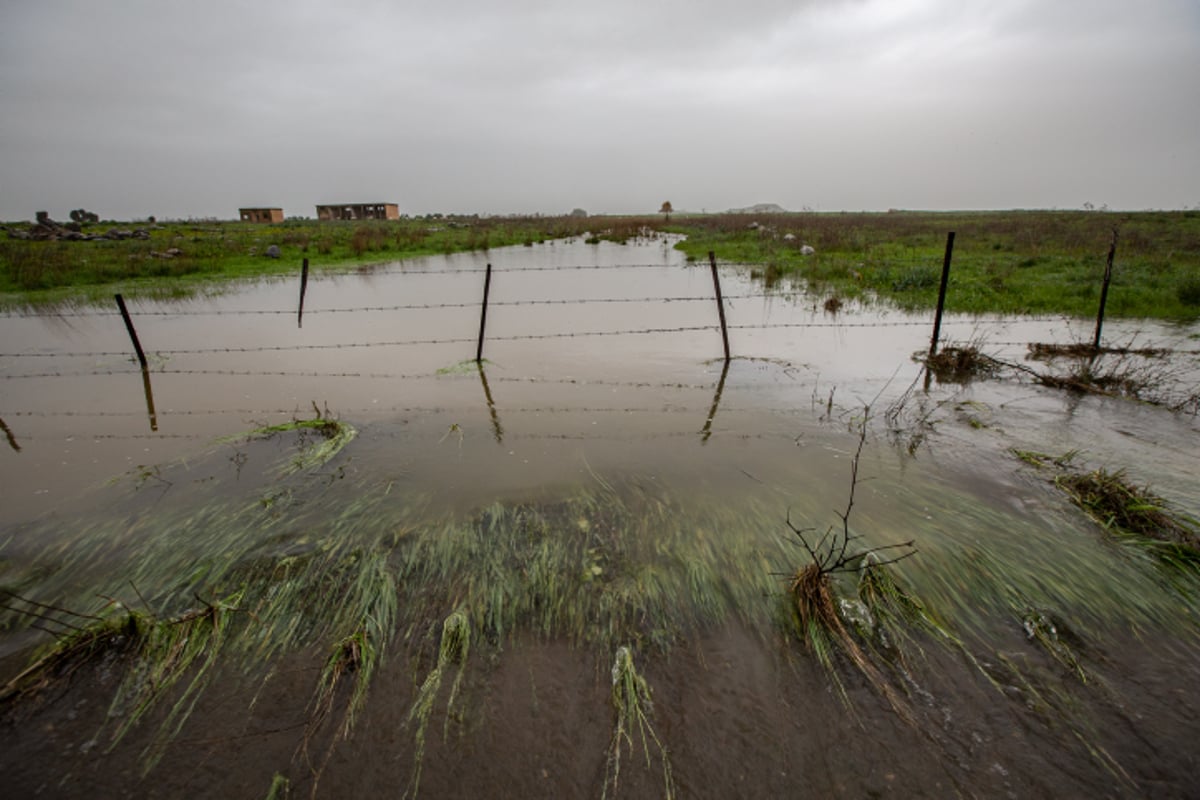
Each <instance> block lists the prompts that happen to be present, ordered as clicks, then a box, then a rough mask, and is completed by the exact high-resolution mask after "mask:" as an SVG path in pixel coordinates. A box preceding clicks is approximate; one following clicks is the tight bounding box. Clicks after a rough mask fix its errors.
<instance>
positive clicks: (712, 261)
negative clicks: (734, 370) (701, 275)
mask: <svg viewBox="0 0 1200 800" xmlns="http://www.w3.org/2000/svg"><path fill="white" fill-rule="evenodd" d="M708 263H709V266H711V267H712V276H713V288H714V289H716V292H717V313H718V314H720V315H721V341H722V342H723V343H724V344H725V360H726V361H729V331H728V329H727V328H726V327H725V301H724V300H723V299H722V298H721V279H720V277H718V275H717V256H716V254H714V253H713V251H712V250H709V251H708Z"/></svg>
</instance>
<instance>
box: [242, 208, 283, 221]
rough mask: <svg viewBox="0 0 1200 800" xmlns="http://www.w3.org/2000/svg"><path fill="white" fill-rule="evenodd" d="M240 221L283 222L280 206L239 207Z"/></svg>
mask: <svg viewBox="0 0 1200 800" xmlns="http://www.w3.org/2000/svg"><path fill="white" fill-rule="evenodd" d="M238 215H239V216H240V217H241V220H242V222H283V209H282V208H239V209H238Z"/></svg>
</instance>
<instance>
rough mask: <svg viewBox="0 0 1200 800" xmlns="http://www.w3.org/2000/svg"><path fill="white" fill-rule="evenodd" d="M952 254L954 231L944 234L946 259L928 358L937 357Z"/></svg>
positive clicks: (944, 260)
mask: <svg viewBox="0 0 1200 800" xmlns="http://www.w3.org/2000/svg"><path fill="white" fill-rule="evenodd" d="M953 252H954V231H950V232H949V233H947V234H946V257H945V258H944V259H943V260H942V282H941V284H940V285H939V286H938V301H937V312H936V313H935V314H934V315H933V338H932V339H930V340H929V357H930V358H933V357H934V356H936V355H937V348H938V337H939V336H941V333H942V310H943V309H944V308H945V307H946V284H948V283H949V282H950V255H951V254H952V253H953Z"/></svg>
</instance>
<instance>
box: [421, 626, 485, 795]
mask: <svg viewBox="0 0 1200 800" xmlns="http://www.w3.org/2000/svg"><path fill="white" fill-rule="evenodd" d="M470 652H471V622H470V620H469V619H467V615H466V614H464V613H463V612H461V611H454V612H453V613H452V614H450V616H448V617H446V619H445V621H444V622H443V623H442V639H441V642H440V643H439V645H438V658H437V665H436V666H434V668H433V669H431V670H430V671H429V674H428V675H427V676H425V681H424V682H423V683H422V684H421V688H420V689H419V690H418V692H417V699H416V701H415V702H414V703H413V707H412V710H411V711H409V713H408V721H409V723H410V724H411V723H413V722H415V723H416V730H415V732H414V734H413V740H414V743H415V747H414V751H413V774H412V778H411V779H410V781H409V787H410V790H411V792H412V797H413V798H416V796H417V791H418V790H419V789H420V786H421V762H422V761H423V760H424V758H425V735H426V729H427V728H428V727H429V717H430V715H431V714H432V713H433V705H434V703H435V702H436V701H437V698H438V694H439V692H440V691H441V688H442V679H443V678H444V677H445V673H446V670H448V669H451V668H455V669H456V673H455V676H454V683H452V684H451V685H450V697H449V698H448V699H447V700H446V725H445V727H444V728H443V731H442V734H443V736H445V735H447V733H448V731H449V726H450V711H451V709H452V708H453V706H454V700H455V698H456V697H457V696H458V690H459V687H460V686H461V685H462V678H463V672H464V670H465V669H466V665H467V656H468V655H469V654H470Z"/></svg>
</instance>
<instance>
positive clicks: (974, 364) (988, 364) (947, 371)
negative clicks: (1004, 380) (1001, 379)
mask: <svg viewBox="0 0 1200 800" xmlns="http://www.w3.org/2000/svg"><path fill="white" fill-rule="evenodd" d="M922 361H923V362H924V364H925V366H926V368H927V369H928V370H929V371H930V372H931V373H932V374H933V376H934V377H935V378H937V379H938V380H939V381H941V382H943V383H968V382H970V381H972V380H975V379H977V378H991V377H995V376H996V375H997V374H999V373H1000V371H1001V369H1002V364H1001V362H999V361H997V360H996V359H995V358H993V357H992V356H989V355H987V354H986V353H984V352H983V351H982V350H981V349H980V346H979V345H977V344H964V345H953V344H952V345H946V346H945V347H942V348H941V349H940V350H938V351H937V352H936V353H934V354H933V355H926V356H925V357H924V358H923V359H922Z"/></svg>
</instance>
